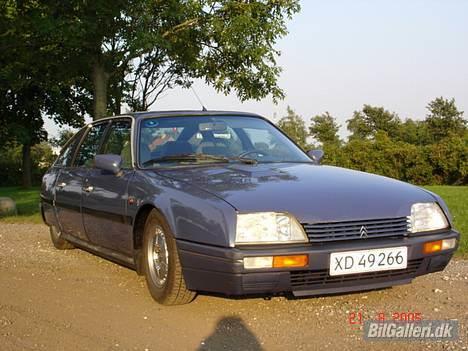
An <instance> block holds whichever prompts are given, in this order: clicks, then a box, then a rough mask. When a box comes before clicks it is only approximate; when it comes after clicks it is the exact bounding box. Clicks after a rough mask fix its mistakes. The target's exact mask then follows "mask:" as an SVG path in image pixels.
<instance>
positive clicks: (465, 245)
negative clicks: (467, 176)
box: [0, 185, 468, 258]
mask: <svg viewBox="0 0 468 351" xmlns="http://www.w3.org/2000/svg"><path fill="white" fill-rule="evenodd" d="M426 188H427V189H428V190H430V191H433V192H434V193H436V194H438V195H440V196H441V197H442V198H443V199H444V200H445V202H446V203H447V206H448V207H449V209H450V212H451V213H452V215H453V218H454V222H455V229H457V230H458V231H459V232H460V233H461V242H460V248H459V249H458V252H457V255H458V256H462V257H464V258H468V186H445V185H443V186H427V187H426ZM0 196H8V197H11V198H12V199H13V200H15V201H16V205H17V208H18V215H17V216H10V217H3V218H0V223H24V222H29V223H42V219H41V214H40V213H39V205H38V204H39V188H32V189H27V190H25V189H22V188H19V187H8V188H0Z"/></svg>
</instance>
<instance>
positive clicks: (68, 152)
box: [55, 130, 84, 167]
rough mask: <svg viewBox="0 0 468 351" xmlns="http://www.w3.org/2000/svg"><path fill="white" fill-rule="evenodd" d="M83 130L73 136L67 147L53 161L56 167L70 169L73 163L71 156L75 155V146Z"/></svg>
mask: <svg viewBox="0 0 468 351" xmlns="http://www.w3.org/2000/svg"><path fill="white" fill-rule="evenodd" d="M83 133H84V132H83V130H80V131H79V132H78V133H77V134H75V135H74V136H73V137H72V139H71V141H70V142H69V143H68V145H67V146H66V147H65V148H64V149H63V150H62V151H61V153H60V156H59V157H58V158H57V161H55V166H56V167H70V166H71V163H72V161H73V155H74V154H75V150H76V146H77V145H78V143H79V142H80V139H81V137H82V136H83Z"/></svg>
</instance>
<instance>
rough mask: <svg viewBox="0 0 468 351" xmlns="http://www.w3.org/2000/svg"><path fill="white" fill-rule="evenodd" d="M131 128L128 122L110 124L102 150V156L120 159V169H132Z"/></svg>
mask: <svg viewBox="0 0 468 351" xmlns="http://www.w3.org/2000/svg"><path fill="white" fill-rule="evenodd" d="M131 128H132V123H131V121H129V120H124V121H115V122H112V124H111V126H110V130H109V133H107V138H106V141H105V142H104V145H103V149H102V153H103V154H113V155H119V156H120V157H122V168H131V167H132V149H131V140H130V133H131Z"/></svg>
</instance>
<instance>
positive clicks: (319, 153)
mask: <svg viewBox="0 0 468 351" xmlns="http://www.w3.org/2000/svg"><path fill="white" fill-rule="evenodd" d="M324 154H325V153H324V152H323V150H320V149H317V150H309V151H307V155H309V157H310V158H311V159H312V161H314V162H315V163H316V164H320V161H321V160H322V158H323V155H324Z"/></svg>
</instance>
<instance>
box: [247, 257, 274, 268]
mask: <svg viewBox="0 0 468 351" xmlns="http://www.w3.org/2000/svg"><path fill="white" fill-rule="evenodd" d="M272 266H273V256H263V257H244V268H245V269H254V268H271V267H272Z"/></svg>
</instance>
